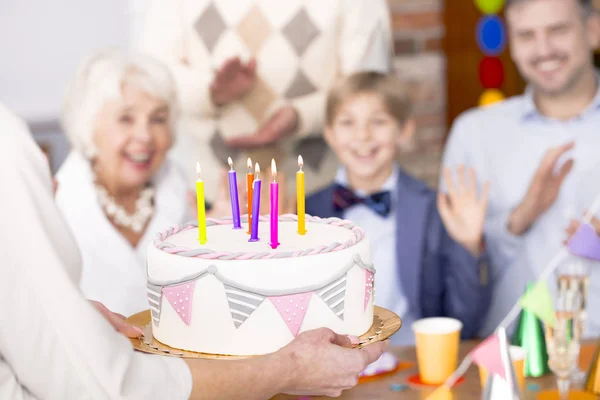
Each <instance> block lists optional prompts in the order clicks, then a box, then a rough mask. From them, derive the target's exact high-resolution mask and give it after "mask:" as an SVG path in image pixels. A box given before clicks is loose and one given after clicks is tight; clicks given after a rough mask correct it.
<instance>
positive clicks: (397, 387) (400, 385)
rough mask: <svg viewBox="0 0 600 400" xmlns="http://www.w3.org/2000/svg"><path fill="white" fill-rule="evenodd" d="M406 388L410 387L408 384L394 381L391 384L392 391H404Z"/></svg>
mask: <svg viewBox="0 0 600 400" xmlns="http://www.w3.org/2000/svg"><path fill="white" fill-rule="evenodd" d="M406 389H408V385H405V384H404V383H394V384H392V385H390V390H391V391H392V392H403V391H405V390H406Z"/></svg>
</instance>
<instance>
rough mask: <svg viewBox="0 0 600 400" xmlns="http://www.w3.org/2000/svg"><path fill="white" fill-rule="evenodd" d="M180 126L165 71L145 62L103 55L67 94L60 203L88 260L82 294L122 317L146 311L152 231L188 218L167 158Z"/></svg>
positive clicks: (180, 181) (182, 189)
mask: <svg viewBox="0 0 600 400" xmlns="http://www.w3.org/2000/svg"><path fill="white" fill-rule="evenodd" d="M175 120H176V93H175V87H174V85H173V81H172V78H171V76H170V74H169V71H168V70H167V69H166V68H165V67H164V66H163V65H162V64H161V63H159V62H158V61H156V60H154V59H152V58H149V57H146V56H141V55H127V54H123V53H121V52H118V51H103V52H100V53H98V54H96V55H95V56H93V57H91V58H90V59H88V60H86V61H85V62H84V63H83V65H82V66H81V67H80V69H79V71H78V72H77V74H76V77H75V80H74V82H73V84H72V86H71V88H70V90H69V91H68V94H67V101H66V105H65V109H64V115H63V125H64V129H65V131H66V133H67V136H68V138H69V140H70V142H71V144H72V147H73V150H72V152H71V154H70V155H69V156H68V157H67V159H66V161H65V162H64V164H63V165H62V167H61V169H60V170H59V172H58V174H57V181H58V189H57V192H56V202H57V204H58V206H59V208H60V209H61V211H62V213H63V215H64V217H65V218H66V220H67V222H68V224H69V225H70V228H71V230H72V232H73V234H74V238H75V240H76V242H77V244H78V247H79V249H80V251H81V253H82V258H83V271H82V277H81V289H82V291H83V294H84V295H85V296H86V297H87V298H89V299H92V300H98V301H100V302H102V303H103V304H105V305H106V306H107V307H108V308H109V309H111V310H113V311H116V312H118V313H121V314H124V315H131V314H134V313H137V312H139V311H143V310H145V309H147V308H148V304H147V300H146V294H145V293H146V288H145V269H144V268H145V253H146V247H147V245H148V243H149V241H151V240H152V237H153V234H154V233H155V232H158V231H159V230H162V229H164V228H165V227H167V226H171V225H174V224H178V223H183V222H186V220H188V219H189V215H188V211H189V208H188V207H187V201H186V187H187V186H186V182H185V181H184V178H183V176H182V174H181V173H180V171H179V170H178V169H177V167H176V166H175V165H174V163H173V162H170V161H168V160H167V158H166V156H167V151H168V150H169V148H170V147H171V145H172V144H173V141H174V134H173V126H174V122H175Z"/></svg>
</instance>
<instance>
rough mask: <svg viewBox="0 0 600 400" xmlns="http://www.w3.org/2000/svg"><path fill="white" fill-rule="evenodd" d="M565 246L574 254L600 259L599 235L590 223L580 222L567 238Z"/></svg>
mask: <svg viewBox="0 0 600 400" xmlns="http://www.w3.org/2000/svg"><path fill="white" fill-rule="evenodd" d="M567 247H568V248H569V251H570V252H571V253H572V254H574V255H576V256H579V257H585V258H591V259H592V260H596V261H600V236H598V234H597V233H596V230H595V229H594V227H593V226H592V225H590V224H581V226H580V227H579V229H578V230H577V232H575V234H574V235H573V236H572V237H571V239H569V242H568V244H567Z"/></svg>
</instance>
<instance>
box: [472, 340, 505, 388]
mask: <svg viewBox="0 0 600 400" xmlns="http://www.w3.org/2000/svg"><path fill="white" fill-rule="evenodd" d="M471 359H472V360H473V362H474V363H475V364H477V365H479V366H480V367H482V368H484V369H485V370H487V371H488V373H491V374H496V375H499V376H500V378H502V379H506V371H505V370H504V364H503V363H502V355H501V353H500V339H499V338H498V336H497V335H492V336H490V337H489V338H487V339H486V340H484V341H483V342H482V343H481V344H480V345H479V346H477V347H476V348H475V349H474V350H473V351H472V352H471Z"/></svg>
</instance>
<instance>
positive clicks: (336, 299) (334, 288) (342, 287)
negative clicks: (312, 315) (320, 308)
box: [317, 275, 346, 321]
mask: <svg viewBox="0 0 600 400" xmlns="http://www.w3.org/2000/svg"><path fill="white" fill-rule="evenodd" d="M317 294H318V295H319V297H320V298H321V299H322V300H323V301H324V302H325V304H327V306H328V307H329V308H330V309H331V311H333V312H334V313H335V315H337V316H338V318H339V319H341V320H342V321H343V320H344V299H345V298H346V275H344V276H342V277H341V278H340V279H338V280H337V281H335V282H333V283H332V284H330V285H329V286H325V287H324V288H323V289H321V290H319V291H318V292H317Z"/></svg>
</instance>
